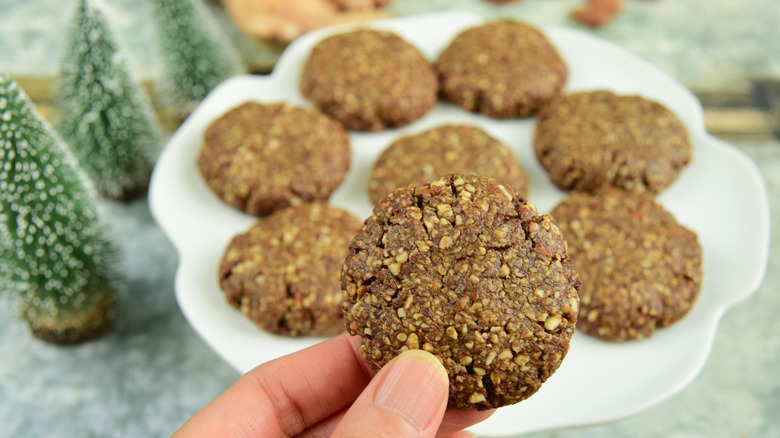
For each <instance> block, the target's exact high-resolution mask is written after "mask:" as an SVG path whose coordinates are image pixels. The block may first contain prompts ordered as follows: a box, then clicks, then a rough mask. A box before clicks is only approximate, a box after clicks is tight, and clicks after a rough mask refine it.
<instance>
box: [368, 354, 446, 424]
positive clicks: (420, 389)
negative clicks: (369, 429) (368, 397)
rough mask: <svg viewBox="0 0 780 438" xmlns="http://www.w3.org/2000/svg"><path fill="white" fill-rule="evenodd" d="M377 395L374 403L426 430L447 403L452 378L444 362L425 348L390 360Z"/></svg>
mask: <svg viewBox="0 0 780 438" xmlns="http://www.w3.org/2000/svg"><path fill="white" fill-rule="evenodd" d="M385 366H387V367H390V369H389V370H388V372H387V374H385V375H384V376H383V380H382V381H381V382H380V384H379V388H378V389H377V391H376V393H375V394H374V405H375V406H378V407H381V408H383V409H386V410H388V411H391V412H393V413H395V414H396V415H398V416H399V417H401V418H403V419H404V420H405V421H406V422H407V423H409V424H410V425H411V426H413V427H414V428H415V429H417V430H423V429H424V428H425V427H426V426H427V425H428V424H429V423H430V422H431V420H433V417H434V416H435V415H436V414H437V411H438V410H440V409H441V405H442V404H443V403H446V398H447V388H448V386H449V378H448V377H447V371H445V370H444V367H443V366H442V364H441V362H439V359H437V358H436V357H435V356H433V355H432V354H430V353H427V352H425V351H422V350H409V351H405V352H403V353H401V354H400V355H399V356H398V357H396V358H395V359H393V360H392V361H391V362H390V363H388V364H387V365H385Z"/></svg>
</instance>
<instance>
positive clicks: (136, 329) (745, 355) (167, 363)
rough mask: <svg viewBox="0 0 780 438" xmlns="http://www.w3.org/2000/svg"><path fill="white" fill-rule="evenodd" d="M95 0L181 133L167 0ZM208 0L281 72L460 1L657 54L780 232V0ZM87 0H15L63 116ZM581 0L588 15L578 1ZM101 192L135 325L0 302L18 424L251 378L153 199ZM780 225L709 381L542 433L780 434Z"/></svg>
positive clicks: (165, 413) (186, 396)
mask: <svg viewBox="0 0 780 438" xmlns="http://www.w3.org/2000/svg"><path fill="white" fill-rule="evenodd" d="M196 1H201V0H196ZM328 2H331V3H330V4H329V5H323V3H328ZM93 3H94V4H96V5H99V6H100V7H101V10H103V11H104V12H105V13H106V16H107V17H108V20H109V22H110V23H111V25H112V28H113V29H114V30H115V32H116V37H117V40H118V41H119V43H120V45H121V47H122V49H123V50H125V53H126V58H127V61H128V63H129V65H130V70H131V71H132V73H133V75H135V77H136V79H137V80H138V81H139V82H141V83H142V84H143V86H144V88H145V89H146V90H147V91H148V93H149V97H150V100H151V102H152V104H153V107H154V108H155V111H156V112H157V115H158V116H159V119H160V121H161V124H162V128H163V133H164V135H170V133H172V132H173V131H175V129H176V127H177V126H178V124H179V123H181V116H180V115H176V114H174V113H172V112H171V111H170V109H167V108H165V106H164V104H162V103H161V102H160V101H159V100H158V98H157V97H156V95H155V91H154V90H155V84H156V82H158V80H159V75H160V73H161V72H160V65H161V62H160V59H159V54H158V53H157V52H156V51H155V50H153V48H152V47H153V46H154V44H153V41H155V38H157V36H156V33H155V28H154V26H153V25H152V21H153V20H152V17H151V14H152V12H151V10H152V9H151V6H149V2H147V1H138V0H104V1H97V0H95V1H93ZM203 3H204V4H205V6H206V8H207V11H208V14H209V16H210V17H211V18H213V20H214V21H215V22H216V23H217V24H218V27H219V31H220V32H223V33H224V34H225V35H227V37H228V41H229V43H230V44H232V45H233V46H235V47H236V48H237V49H238V52H239V53H240V55H241V58H242V59H243V61H244V63H245V64H246V66H247V69H248V71H249V72H251V73H255V74H264V73H267V72H269V71H271V70H272V69H273V66H274V63H275V61H276V59H277V58H278V56H279V54H280V53H281V52H282V51H283V50H284V47H285V46H286V44H287V43H289V41H291V40H293V39H294V38H295V37H296V36H298V35H299V34H300V33H303V32H305V31H306V30H310V29H313V28H316V27H320V26H325V25H328V24H332V23H337V22H343V21H352V20H362V19H368V18H376V17H388V16H406V15H412V14H420V13H426V12H434V11H441V10H448V9H460V10H466V11H471V12H476V13H478V14H481V15H483V16H485V17H486V18H493V17H512V18H517V19H521V20H524V21H527V22H530V23H532V24H535V25H537V26H561V27H570V28H576V29H578V30H581V31H583V32H587V33H590V34H593V35H595V36H597V37H600V38H603V39H605V40H608V41H610V42H612V43H614V44H616V45H618V46H620V47H623V48H625V49H627V50H629V51H631V52H633V53H635V54H636V55H638V56H640V57H642V58H644V59H645V60H647V61H649V62H650V63H652V64H654V65H655V66H657V67H658V68H660V69H661V70H663V71H665V72H666V73H668V74H669V75H671V76H672V77H674V78H675V79H677V80H678V81H680V82H681V83H682V84H684V85H685V86H687V87H688V88H689V89H691V90H692V91H693V92H694V94H695V95H696V96H697V97H698V98H699V100H700V101H701V102H702V105H703V107H704V114H705V123H706V126H707V129H708V130H709V131H710V132H711V133H713V134H714V135H716V136H718V137H720V138H722V139H724V140H726V141H727V142H729V143H731V144H732V145H734V146H736V147H737V148H738V149H740V150H741V151H742V152H744V153H746V154H747V155H748V156H750V157H751V158H752V159H753V160H754V161H755V162H756V164H757V165H758V167H759V170H760V172H761V174H762V177H763V179H764V183H765V184H766V186H767V190H768V192H769V198H770V204H771V215H772V225H775V227H774V228H775V229H776V228H777V227H778V226H780V222H778V219H777V218H778V217H780V216H779V215H778V213H779V212H780V196H779V195H778V191H780V189H779V187H780V25H779V24H780V3H778V1H777V0H746V1H739V2H735V1H717V0H657V1H650V0H625V1H617V0H614V1H595V2H588V1H585V0H522V1H509V2H506V1H501V2H499V1H487V0H449V1H447V0H429V1H417V0H393V1H379V2H371V1H369V2H360V1H355V2H350V1H348V0H321V4H317V2H315V1H309V0H307V1H304V2H300V3H299V4H298V3H296V1H292V0H287V1H284V2H283V1H273V0H267V1H263V0H223V1H221V2H220V1H204V2H203ZM353 3H354V4H355V5H357V6H354V5H353ZM368 3H371V5H370V6H367V5H368ZM77 4H78V1H77V0H0V72H2V73H6V74H8V75H10V76H11V77H12V78H13V79H15V80H17V81H18V83H19V84H20V86H21V87H22V88H23V89H24V90H25V91H26V92H27V93H28V94H29V95H30V97H31V98H32V99H33V100H34V101H35V102H36V104H37V105H38V108H39V111H40V112H41V114H43V115H44V116H45V117H46V116H48V115H50V113H51V105H52V87H53V86H54V83H55V78H56V75H57V71H58V68H59V62H60V58H61V56H62V55H61V54H62V51H63V35H64V34H65V33H66V29H67V27H68V25H69V22H70V18H71V16H72V15H73V13H74V11H75V10H76V6H77ZM615 5H617V8H618V9H615V8H614V7H613V6H615ZM316 8H320V9H316ZM576 10H579V11H580V12H576V13H573V11H576ZM313 11H318V12H317V13H313ZM253 14H255V15H253ZM251 17H259V18H258V19H256V20H252V19H251ZM101 203H102V204H103V206H104V207H105V209H106V211H107V213H108V217H109V218H110V226H111V232H112V235H113V236H114V237H115V240H116V241H117V242H118V243H119V244H120V246H121V250H122V253H123V254H122V255H123V258H122V265H121V267H120V268H121V271H122V272H123V274H124V275H125V276H126V277H127V283H128V287H127V289H128V290H127V291H126V292H125V293H123V294H122V295H121V296H120V298H119V308H120V313H119V317H118V320H117V327H116V328H115V330H114V331H113V332H112V333H110V334H109V335H107V336H105V337H104V338H102V339H100V340H97V341H93V342H90V343H87V344H83V345H79V346H75V347H65V348H63V347H55V346H51V345H48V344H45V343H43V342H41V341H38V340H37V339H34V338H32V337H31V336H30V335H29V333H28V329H27V327H26V326H25V324H24V323H23V322H22V321H21V320H20V318H19V317H18V309H16V308H15V307H14V304H13V302H12V300H9V299H8V297H3V296H0V321H1V322H0V436H9V437H11V436H13V437H49V436H51V437H54V436H58V437H60V436H82V437H88V436H101V437H102V436H117V437H124V436H127V437H136V436H165V435H170V434H171V433H172V432H173V431H174V430H176V429H177V428H178V427H179V426H180V425H181V424H182V423H183V422H184V421H186V420H187V419H188V418H189V417H190V416H192V415H193V414H194V413H195V412H196V411H197V410H198V409H200V408H201V407H202V406H204V405H205V404H206V403H208V402H209V401H210V400H211V399H213V398H214V397H216V396H217V395H218V394H219V393H220V392H222V391H223V390H224V389H226V388H227V387H228V386H229V385H230V384H231V383H232V382H233V381H235V379H236V378H237V377H238V373H237V372H236V371H235V370H233V369H232V368H231V367H229V366H228V365H227V363H225V362H223V361H222V359H220V358H219V357H218V356H217V355H216V354H215V353H214V352H212V350H210V349H209V348H208V347H207V346H206V345H205V344H204V343H203V342H202V341H201V340H200V338H199V337H198V336H197V335H196V333H195V332H194V331H193V330H192V329H191V328H190V326H189V325H188V324H187V322H186V320H185V319H184V317H183V316H182V314H181V312H180V311H179V309H178V307H177V304H176V300H175V298H174V290H173V283H174V274H175V270H176V263H177V254H176V252H175V250H174V248H173V247H172V246H171V245H170V244H169V243H168V241H167V240H166V238H165V236H164V235H163V233H162V232H161V231H160V229H159V228H158V227H157V225H156V224H155V223H154V220H153V219H152V217H151V215H150V213H149V208H148V205H147V198H146V197H143V198H141V199H138V200H135V201H133V202H130V203H118V202H112V201H101ZM776 234H777V233H774V234H773V236H772V237H771V239H772V240H771V247H770V248H771V249H770V260H769V266H768V270H767V275H766V278H765V280H764V283H763V285H762V286H761V288H760V289H759V290H758V291H757V292H756V294H754V295H753V296H751V297H750V298H749V299H748V300H746V301H745V302H742V303H740V304H739V305H738V306H737V307H735V308H734V309H732V310H731V311H729V312H728V313H727V314H726V315H724V317H723V319H722V322H721V325H720V326H719V328H718V332H717V335H716V339H715V343H714V346H713V350H712V353H711V355H710V357H709V359H708V361H707V364H706V365H705V367H704V369H703V370H702V372H701V374H700V375H699V376H698V377H697V378H696V380H695V381H694V382H693V383H692V384H691V385H689V386H688V387H686V388H685V389H683V390H682V391H681V392H679V393H678V394H676V395H674V396H673V397H671V398H670V399H668V400H665V401H663V402H662V403H660V404H658V405H656V406H654V407H652V408H650V409H648V410H647V411H644V412H642V413H639V414H637V415H635V416H632V417H630V418H627V419H623V420H620V421H617V422H614V423H610V424H605V425H599V426H595V427H588V428H581V429H572V430H564V431H553V432H544V433H539V434H536V435H533V436H538V437H634V436H635V437H657V436H663V437H710V436H729V437H776V436H780V419H778V417H777V415H776V413H777V412H780V376H779V375H778V373H777V371H776V367H777V365H776V364H777V363H780V318H777V317H776V316H775V314H776V312H778V311H780V295H778V294H777V293H776V292H775V291H777V290H779V289H780V270H778V267H780V243H778V239H777V237H776ZM4 295H7V294H4Z"/></svg>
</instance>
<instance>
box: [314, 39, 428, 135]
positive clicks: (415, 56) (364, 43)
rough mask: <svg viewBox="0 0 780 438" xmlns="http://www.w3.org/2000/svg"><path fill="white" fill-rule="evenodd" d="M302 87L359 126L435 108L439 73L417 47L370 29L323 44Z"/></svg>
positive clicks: (387, 123)
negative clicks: (437, 73) (437, 74)
mask: <svg viewBox="0 0 780 438" xmlns="http://www.w3.org/2000/svg"><path fill="white" fill-rule="evenodd" d="M300 88H301V93H302V94H303V96H304V97H306V98H307V99H309V100H310V101H311V102H312V103H313V104H314V105H315V106H316V107H317V108H319V109H320V111H322V112H324V113H325V114H328V115H329V116H331V117H333V118H335V119H336V120H339V121H340V122H341V123H343V124H344V126H345V127H346V128H347V129H353V130H358V131H379V130H382V129H385V128H390V127H398V126H403V125H406V124H409V123H411V122H413V121H415V120H417V119H419V118H420V117H422V116H423V115H424V114H425V113H427V112H428V111H429V110H430V109H431V108H433V105H434V104H435V103H436V96H437V93H438V83H437V80H436V73H435V72H434V70H433V67H432V66H431V65H430V63H429V62H428V61H427V60H426V59H425V57H424V56H423V55H422V53H420V51H419V50H418V49H417V48H416V47H414V46H412V45H411V44H409V43H408V42H406V41H404V40H403V39H401V37H399V36H398V35H396V34H394V33H392V32H387V31H381V30H367V29H364V30H357V31H354V32H349V33H343V34H338V35H334V36H331V37H329V38H326V39H324V40H322V41H321V42H320V43H319V44H317V45H316V46H315V47H314V48H313V49H312V51H311V54H310V55H309V58H308V59H307V60H306V63H305V64H304V66H303V71H302V75H301V79H300Z"/></svg>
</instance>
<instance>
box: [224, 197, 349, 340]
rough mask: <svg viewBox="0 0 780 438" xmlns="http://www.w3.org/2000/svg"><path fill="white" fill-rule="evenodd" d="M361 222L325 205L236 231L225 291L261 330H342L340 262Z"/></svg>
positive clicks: (227, 255)
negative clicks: (243, 230) (239, 232)
mask: <svg viewBox="0 0 780 438" xmlns="http://www.w3.org/2000/svg"><path fill="white" fill-rule="evenodd" d="M359 230H360V221H359V220H358V219H356V218H355V217H354V216H352V215H351V214H349V213H347V212H346V211H343V210H340V209H338V208H335V207H332V206H330V205H328V204H327V203H312V204H303V205H300V206H297V207H290V208H286V209H283V210H279V211H277V212H274V213H273V214H271V215H270V216H266V217H264V218H261V219H260V220H258V222H257V223H256V224H255V225H254V226H252V227H251V228H250V229H249V230H248V231H246V232H245V233H242V234H239V235H237V236H235V237H234V238H233V239H232V241H231V242H230V244H229V245H228V247H227V249H226V250H225V253H224V255H223V257H222V261H221V263H220V266H219V284H220V287H221V288H222V290H223V291H224V293H225V297H226V299H227V301H228V303H230V304H231V305H232V306H235V307H237V308H239V309H241V311H242V312H243V313H244V314H245V315H246V316H247V317H249V319H251V320H252V321H254V322H255V323H256V324H257V325H258V326H260V327H261V328H262V329H263V330H266V331H269V332H271V333H278V334H282V335H287V336H301V335H314V336H327V335H334V334H337V333H339V332H341V331H343V330H344V323H343V320H342V312H343V309H342V305H343V302H344V294H343V292H342V291H341V288H340V287H339V272H340V270H341V263H342V262H343V261H344V257H346V255H347V252H348V247H349V242H350V239H352V237H353V236H354V235H355V234H356V233H357V232H358V231H359Z"/></svg>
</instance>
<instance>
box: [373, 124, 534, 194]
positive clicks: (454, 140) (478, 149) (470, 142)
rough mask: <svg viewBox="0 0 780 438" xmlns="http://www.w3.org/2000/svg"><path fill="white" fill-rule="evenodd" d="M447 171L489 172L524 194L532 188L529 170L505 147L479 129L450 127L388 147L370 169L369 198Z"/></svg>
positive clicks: (396, 142)
mask: <svg viewBox="0 0 780 438" xmlns="http://www.w3.org/2000/svg"><path fill="white" fill-rule="evenodd" d="M448 173H459V174H474V175H480V176H486V177H490V178H494V179H496V180H497V181H498V182H500V183H502V184H506V185H510V186H512V187H514V188H515V189H517V190H518V191H519V192H520V193H527V190H528V178H527V177H526V174H525V171H524V170H523V167H522V166H521V165H520V161H518V159H517V158H516V157H515V155H514V154H513V153H512V151H511V150H510V149H509V147H508V146H507V145H505V144H504V143H502V142H501V141H499V140H496V139H495V138H493V137H491V136H490V135H488V134H487V133H486V132H485V131H483V130H481V129H479V128H477V127H473V126H465V125H446V126H440V127H438V128H434V129H431V130H428V131H425V132H423V133H421V134H417V135H410V136H407V137H402V138H400V139H398V140H396V141H395V142H393V143H392V144H391V145H390V146H388V148H387V149H385V150H384V152H382V154H381V155H380V156H379V158H378V159H377V161H376V163H375V164H374V168H373V170H372V171H371V176H370V177H369V180H368V196H369V198H371V201H372V202H373V203H374V204H376V203H378V202H379V201H380V200H381V199H383V198H384V197H385V196H387V195H388V194H390V192H392V191H393V190H395V189H397V188H398V187H403V186H406V185H408V184H411V183H415V184H423V183H426V182H429V181H432V180H434V179H437V178H440V177H442V176H444V175H446V174H448Z"/></svg>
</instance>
